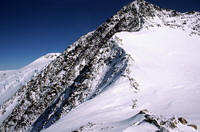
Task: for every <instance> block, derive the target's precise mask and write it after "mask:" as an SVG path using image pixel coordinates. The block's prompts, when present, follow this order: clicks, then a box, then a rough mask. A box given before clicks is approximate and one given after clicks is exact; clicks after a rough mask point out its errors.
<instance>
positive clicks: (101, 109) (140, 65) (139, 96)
mask: <svg viewBox="0 0 200 132" xmlns="http://www.w3.org/2000/svg"><path fill="white" fill-rule="evenodd" d="M115 36H117V37H118V38H119V39H121V40H122V42H121V44H120V46H121V47H122V48H124V49H125V51H126V52H127V54H129V55H131V57H132V58H133V59H134V63H133V64H132V65H129V69H130V70H131V76H132V77H133V78H134V79H135V80H136V81H137V83H138V84H139V90H138V91H137V92H135V90H134V89H133V88H132V87H131V86H130V85H129V80H128V79H127V78H126V77H123V76H121V77H120V78H119V79H118V80H117V81H116V82H115V83H114V84H112V85H111V86H110V87H109V88H108V89H106V90H105V91H104V92H102V93H101V94H100V95H98V96H97V97H95V98H93V99H91V100H89V101H86V102H85V103H83V104H81V105H80V106H78V107H77V108H75V109H74V110H72V111H71V112H70V113H68V114H66V115H65V116H64V117H63V118H61V119H60V120H59V121H58V122H56V123H55V124H54V125H52V126H51V127H50V128H48V129H46V130H44V131H47V132H55V131H59V132H71V131H73V130H78V129H81V130H82V131H83V132H133V131H135V132H155V131H156V130H157V128H156V127H155V126H153V125H150V124H148V123H146V124H145V123H143V124H142V125H133V124H137V122H140V121H141V120H142V119H143V118H144V117H143V116H142V115H136V114H137V113H138V112H139V111H140V110H142V109H148V110H149V111H151V112H153V113H156V114H157V115H159V116H163V117H166V118H170V117H173V116H176V117H185V118H186V119H187V120H188V122H189V123H192V124H197V125H198V127H199V125H200V105H199V103H200V98H199V97H200V81H199V80H200V70H199V69H200V63H199V61H200V52H199V51H200V36H198V35H192V36H191V35H189V34H188V33H187V32H185V31H183V30H180V29H173V28H169V27H167V26H162V27H154V28H150V29H148V30H147V29H143V30H141V31H139V32H120V33H117V34H115ZM133 102H136V103H137V105H136V108H134V109H133V108H132V105H133ZM82 126H83V127H82ZM193 131H195V130H194V129H193V128H189V127H186V126H184V125H182V126H180V127H178V128H177V129H171V130H170V132H193Z"/></svg>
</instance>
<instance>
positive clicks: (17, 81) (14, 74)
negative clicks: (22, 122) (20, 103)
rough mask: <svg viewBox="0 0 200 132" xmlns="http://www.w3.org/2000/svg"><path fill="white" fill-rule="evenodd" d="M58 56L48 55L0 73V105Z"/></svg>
mask: <svg viewBox="0 0 200 132" xmlns="http://www.w3.org/2000/svg"><path fill="white" fill-rule="evenodd" d="M59 55H60V53H49V54H46V55H44V56H42V57H40V58H38V59H37V60H35V61H34V62H32V63H31V64H29V65H27V66H25V67H23V68H21V69H18V70H9V71H0V105H2V104H3V103H4V102H5V101H6V100H8V99H9V98H11V97H12V96H13V95H14V94H15V93H16V91H18V90H19V89H20V87H22V86H23V85H25V84H26V83H27V82H28V81H30V80H31V78H32V77H33V76H36V75H37V74H39V72H40V71H41V70H42V69H44V67H45V66H47V65H48V64H49V63H50V62H51V61H53V60H54V59H56V57H57V56H59ZM2 118H3V117H1V116H0V122H2Z"/></svg>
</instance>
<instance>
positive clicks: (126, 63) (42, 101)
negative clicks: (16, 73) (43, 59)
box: [0, 0, 200, 132]
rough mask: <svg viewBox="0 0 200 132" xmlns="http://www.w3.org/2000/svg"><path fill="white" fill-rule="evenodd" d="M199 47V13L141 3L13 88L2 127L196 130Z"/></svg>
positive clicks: (94, 131)
mask: <svg viewBox="0 0 200 132" xmlns="http://www.w3.org/2000/svg"><path fill="white" fill-rule="evenodd" d="M199 49H200V13H199V12H190V13H180V12H176V11H173V10H167V9H161V8H159V7H158V6H155V5H152V4H150V3H147V2H145V1H143V0H136V1H134V2H132V3H130V4H129V5H127V6H124V7H123V8H122V9H121V10H120V11H119V12H117V13H116V14H115V15H114V16H113V17H111V18H110V19H108V20H107V21H106V22H105V23H104V24H102V25H101V26H100V27H99V28H97V30H95V31H93V32H90V33H88V34H86V35H85V36H82V37H81V38H80V39H79V40H77V41H76V42H75V43H74V44H72V45H71V46H70V47H68V48H67V49H66V50H65V51H64V52H63V53H62V54H61V55H60V56H59V57H57V58H56V59H55V60H54V61H52V62H51V63H50V64H49V65H48V66H47V67H46V68H44V69H43V70H42V71H41V72H40V73H39V74H38V75H36V76H35V77H34V78H32V80H31V81H29V82H28V83H27V84H26V85H24V86H22V87H20V88H19V90H16V93H15V94H14V95H13V96H12V97H11V98H9V99H8V100H7V101H6V102H5V103H3V104H2V105H1V107H0V115H1V116H3V117H4V120H3V122H2V123H1V125H0V130H2V131H32V132H35V131H41V130H43V131H48V132H49V131H50V132H51V131H52V132H54V131H65V132H72V131H73V132H132V131H137V132H194V131H197V130H196V129H197V127H198V126H199V125H200V117H199V115H200V106H199V102H200V99H199V95H200V82H199V80H200V74H199V68H200V63H199V62H198V61H199V60H200V53H199ZM5 113H6V114H5ZM185 118H186V119H187V120H186V119H185Z"/></svg>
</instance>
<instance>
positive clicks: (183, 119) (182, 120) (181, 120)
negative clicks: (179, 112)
mask: <svg viewBox="0 0 200 132" xmlns="http://www.w3.org/2000/svg"><path fill="white" fill-rule="evenodd" d="M178 120H179V121H180V122H181V123H182V124H183V125H186V124H187V123H188V122H187V120H186V119H185V118H183V117H179V118H178Z"/></svg>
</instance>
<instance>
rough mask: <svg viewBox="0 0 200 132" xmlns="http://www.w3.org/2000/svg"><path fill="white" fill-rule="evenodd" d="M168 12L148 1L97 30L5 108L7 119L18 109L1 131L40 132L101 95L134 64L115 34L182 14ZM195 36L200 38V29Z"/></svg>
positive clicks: (1, 110) (132, 6)
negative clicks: (131, 63)
mask: <svg viewBox="0 0 200 132" xmlns="http://www.w3.org/2000/svg"><path fill="white" fill-rule="evenodd" d="M165 12H166V10H163V9H160V8H159V7H156V6H154V5H152V4H149V3H147V2H145V1H143V0H137V1H135V2H132V3H130V4H129V5H127V6H124V7H123V8H122V9H121V10H120V11H119V12H117V14H116V15H114V16H113V17H111V18H110V19H108V20H107V21H106V22H105V23H104V24H102V25H101V26H100V27H99V28H97V30H95V31H93V32H91V33H88V34H87V35H85V36H83V37H81V38H80V39H79V40H78V41H76V42H75V43H74V44H73V45H71V46H70V47H69V48H67V49H66V50H65V51H64V52H63V54H61V55H60V56H59V57H58V58H57V59H56V60H54V61H53V62H52V63H51V64H50V65H48V66H47V68H45V69H44V70H43V71H42V72H41V73H40V74H39V75H38V76H36V77H35V78H33V79H32V80H31V81H30V82H29V83H28V84H27V85H25V86H23V87H22V88H21V89H20V90H19V91H18V92H17V93H16V94H15V95H14V96H13V97H12V98H11V99H9V100H8V101H7V102H6V103H5V104H4V105H2V106H1V107H0V114H2V115H3V114H4V112H5V111H6V110H7V106H9V105H13V110H12V112H11V113H10V114H9V115H8V116H7V118H6V119H5V120H4V122H3V123H2V124H1V126H0V130H2V131H25V130H29V131H40V130H41V129H43V128H47V127H49V126H50V125H52V124H53V123H54V122H55V121H57V120H58V119H59V118H60V117H61V116H62V115H63V114H66V113H68V112H69V111H71V110H72V109H73V108H75V107H76V106H78V105H79V104H81V103H83V102H84V101H86V100H88V99H91V98H93V97H94V96H96V95H97V94H99V93H100V92H101V91H103V90H104V89H105V88H106V87H108V86H109V85H110V84H112V83H113V82H114V81H116V80H117V78H118V77H119V76H120V75H122V73H123V72H124V71H125V70H126V68H127V63H128V61H129V59H128V56H127V55H126V53H125V51H124V50H123V49H122V48H120V47H119V45H118V43H119V42H118V40H116V39H114V38H112V37H113V35H114V34H115V33H117V32H121V31H138V30H140V29H142V28H143V27H146V28H147V27H149V26H150V25H152V24H153V26H158V25H159V24H158V23H155V22H154V21H153V18H154V17H159V18H160V19H161V20H162V18H164V16H166V15H169V14H170V15H175V16H176V14H177V12H171V11H168V12H166V14H164V13H165ZM178 14H179V16H181V14H180V13H178ZM177 25H178V24H177ZM196 26H197V27H198V25H197V24H196V25H195V24H194V27H196ZM194 31H195V33H199V28H198V29H197V30H196V29H195V30H194ZM133 87H134V85H133ZM16 102H17V103H16Z"/></svg>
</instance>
